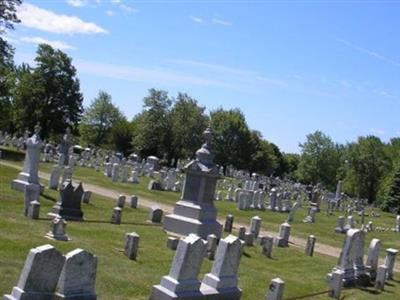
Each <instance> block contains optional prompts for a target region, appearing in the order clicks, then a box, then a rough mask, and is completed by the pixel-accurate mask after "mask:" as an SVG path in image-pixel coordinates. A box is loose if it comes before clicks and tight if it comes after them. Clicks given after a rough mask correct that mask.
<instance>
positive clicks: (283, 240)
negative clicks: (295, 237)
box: [275, 222, 291, 247]
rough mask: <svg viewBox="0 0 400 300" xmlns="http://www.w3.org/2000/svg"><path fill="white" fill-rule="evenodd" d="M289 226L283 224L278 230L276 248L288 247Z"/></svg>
mask: <svg viewBox="0 0 400 300" xmlns="http://www.w3.org/2000/svg"><path fill="white" fill-rule="evenodd" d="M290 227H291V226H290V224H289V223H286V222H285V223H283V224H282V225H281V226H280V228H279V236H278V237H276V239H275V243H276V245H277V246H278V247H288V246H289V237H290Z"/></svg>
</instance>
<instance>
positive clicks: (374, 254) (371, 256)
mask: <svg viewBox="0 0 400 300" xmlns="http://www.w3.org/2000/svg"><path fill="white" fill-rule="evenodd" d="M380 249H381V241H380V240H378V239H372V240H371V242H370V244H369V248H368V257H367V262H366V268H367V270H368V272H369V274H370V276H371V279H372V280H374V279H375V278H376V272H377V271H378V261H379V251H380Z"/></svg>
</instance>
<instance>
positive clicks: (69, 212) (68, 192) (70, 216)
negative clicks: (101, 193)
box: [53, 182, 83, 221]
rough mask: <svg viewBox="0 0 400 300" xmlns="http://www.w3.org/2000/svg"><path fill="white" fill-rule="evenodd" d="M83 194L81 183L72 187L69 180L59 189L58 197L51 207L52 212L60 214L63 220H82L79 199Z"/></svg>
mask: <svg viewBox="0 0 400 300" xmlns="http://www.w3.org/2000/svg"><path fill="white" fill-rule="evenodd" d="M82 195H83V187H82V183H79V185H78V186H77V187H76V188H74V186H73V185H72V183H71V182H68V183H67V184H65V185H63V187H62V188H61V189H60V199H59V201H58V202H57V204H56V205H55V206H54V207H53V214H55V215H60V216H61V217H63V218H64V219H65V220H74V221H82V220H83V212H82V209H81V201H82Z"/></svg>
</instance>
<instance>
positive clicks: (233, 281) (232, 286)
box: [200, 235, 242, 300]
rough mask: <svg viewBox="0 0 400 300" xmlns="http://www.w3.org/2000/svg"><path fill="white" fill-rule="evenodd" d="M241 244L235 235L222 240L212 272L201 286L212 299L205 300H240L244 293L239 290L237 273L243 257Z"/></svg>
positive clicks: (206, 295)
mask: <svg viewBox="0 0 400 300" xmlns="http://www.w3.org/2000/svg"><path fill="white" fill-rule="evenodd" d="M241 244H242V242H241V241H240V240H239V239H238V238H237V237H235V236H233V235H229V236H228V237H226V238H225V239H221V240H220V242H219V245H218V248H217V252H216V254H215V261H214V263H213V266H212V268H211V272H210V273H208V274H206V275H205V276H204V279H203V281H202V284H201V288H200V290H201V292H202V294H203V295H204V296H205V297H210V298H204V299H230V300H239V299H240V297H241V294H242V291H241V290H240V289H239V288H238V277H237V272H238V268H239V263H240V258H241V255H242V245H241ZM213 297H215V298H213Z"/></svg>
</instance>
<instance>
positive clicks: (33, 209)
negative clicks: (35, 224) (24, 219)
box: [28, 200, 40, 220]
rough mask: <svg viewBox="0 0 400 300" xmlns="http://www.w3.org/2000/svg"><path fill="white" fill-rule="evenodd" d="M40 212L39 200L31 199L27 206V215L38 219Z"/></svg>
mask: <svg viewBox="0 0 400 300" xmlns="http://www.w3.org/2000/svg"><path fill="white" fill-rule="evenodd" d="M39 213H40V202H39V201H36V200H35V201H32V202H31V203H30V205H29V208H28V217H29V218H31V219H34V220H37V219H39Z"/></svg>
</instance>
